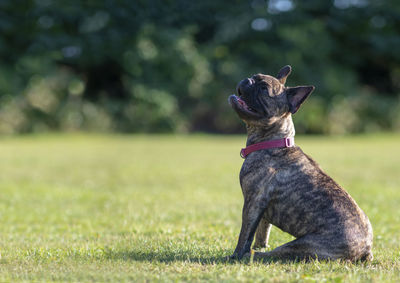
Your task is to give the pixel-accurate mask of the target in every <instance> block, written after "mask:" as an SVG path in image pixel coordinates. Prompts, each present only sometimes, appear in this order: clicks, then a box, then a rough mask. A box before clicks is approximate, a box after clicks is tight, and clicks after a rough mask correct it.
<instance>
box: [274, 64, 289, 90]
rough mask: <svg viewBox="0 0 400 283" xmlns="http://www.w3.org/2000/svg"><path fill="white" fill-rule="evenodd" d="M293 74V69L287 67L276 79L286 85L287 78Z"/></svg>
mask: <svg viewBox="0 0 400 283" xmlns="http://www.w3.org/2000/svg"><path fill="white" fill-rule="evenodd" d="M291 72H292V67H290V66H289V65H286V66H285V67H283V68H282V69H281V70H280V71H279V73H278V75H277V76H276V78H277V79H278V80H279V81H280V83H281V84H283V85H284V84H285V83H286V79H287V77H288V76H289V75H290V73H291Z"/></svg>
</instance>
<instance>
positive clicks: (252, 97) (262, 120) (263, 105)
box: [229, 66, 314, 126]
mask: <svg viewBox="0 0 400 283" xmlns="http://www.w3.org/2000/svg"><path fill="white" fill-rule="evenodd" d="M291 71H292V68H291V67H290V66H285V67H283V68H282V69H281V70H280V71H279V73H278V75H277V76H276V78H275V77H272V76H268V75H263V74H257V75H254V76H252V77H251V78H247V79H244V80H242V81H241V82H240V83H239V84H238V86H237V95H234V94H233V95H231V96H230V97H229V103H230V104H231V106H232V108H233V109H234V110H235V111H236V113H237V114H238V115H239V117H240V118H241V119H242V120H244V121H245V122H246V123H247V124H254V125H259V126H262V125H263V124H271V123H272V122H274V121H276V120H278V119H280V118H283V117H285V116H287V115H289V113H292V114H294V113H296V112H297V110H298V109H299V107H300V105H301V104H302V103H303V102H304V100H305V99H306V98H307V97H308V96H309V95H310V94H311V92H312V91H313V90H314V86H297V87H285V82H286V78H287V77H288V76H289V74H290V72H291Z"/></svg>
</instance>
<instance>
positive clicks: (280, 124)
mask: <svg viewBox="0 0 400 283" xmlns="http://www.w3.org/2000/svg"><path fill="white" fill-rule="evenodd" d="M291 70H292V68H291V67H290V66H285V67H283V68H282V69H281V70H280V71H279V73H278V75H277V76H276V77H273V76H269V75H263V74H257V75H254V76H252V77H250V78H247V79H244V80H242V81H241V82H240V83H239V84H238V86H237V95H234V94H233V95H231V96H230V97H229V99H228V100H229V103H230V105H231V106H232V108H233V109H234V110H235V111H236V113H237V114H238V116H239V117H240V118H241V119H242V120H243V121H244V122H245V124H246V128H247V134H248V136H247V143H246V146H247V147H246V148H245V149H242V152H241V155H242V157H244V158H245V160H244V163H243V165H242V168H241V171H240V184H241V187H242V192H243V196H244V206H243V211H242V227H241V230H240V235H239V239H238V243H237V246H236V249H235V251H234V253H233V255H232V256H231V257H230V258H231V259H241V258H243V256H248V255H249V252H250V247H251V244H252V242H253V239H254V235H255V234H256V236H255V238H256V239H255V244H254V247H253V248H254V249H258V248H265V247H267V245H268V237H269V233H270V230H271V225H275V226H276V227H278V228H280V229H281V230H283V231H285V232H287V233H289V234H291V235H292V236H294V237H295V238H296V239H295V240H293V241H291V242H289V243H286V244H284V245H282V246H280V247H277V248H275V249H273V250H271V251H268V252H255V253H254V258H255V259H278V260H305V261H307V260H310V259H318V260H320V259H321V260H339V259H341V260H349V261H358V260H360V261H365V260H372V259H373V255H372V251H371V248H372V239H373V234H372V226H371V223H370V221H369V219H368V217H367V216H366V214H365V213H364V212H363V211H362V210H361V208H360V207H359V206H358V205H357V203H356V202H355V201H354V200H353V198H352V197H351V196H350V195H349V194H348V193H347V192H346V191H345V190H344V189H343V188H341V187H340V186H339V185H338V184H337V183H336V182H335V181H334V180H332V178H331V177H329V176H328V175H327V174H326V173H325V172H324V171H323V170H322V169H321V168H320V166H319V165H318V164H317V163H316V162H315V161H314V160H313V159H312V158H311V157H309V156H308V155H306V154H305V153H303V151H302V150H301V149H300V147H298V146H295V145H294V135H295V129H294V125H293V120H292V115H293V114H295V113H296V112H297V111H298V109H299V108H300V106H301V104H302V103H303V102H304V101H305V99H306V98H307V97H308V96H309V95H310V94H311V92H312V91H313V90H314V86H297V87H286V86H285V82H286V79H287V77H288V76H289V74H290V73H291Z"/></svg>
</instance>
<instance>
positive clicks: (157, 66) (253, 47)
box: [0, 0, 400, 133]
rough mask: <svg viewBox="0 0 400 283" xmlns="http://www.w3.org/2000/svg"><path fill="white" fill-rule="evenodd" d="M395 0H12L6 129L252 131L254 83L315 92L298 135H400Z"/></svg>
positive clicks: (4, 31) (0, 122) (2, 9)
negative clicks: (244, 104) (246, 85)
mask: <svg viewBox="0 0 400 283" xmlns="http://www.w3.org/2000/svg"><path fill="white" fill-rule="evenodd" d="M399 20H400V3H399V2H398V1H394V0H385V1H368V0H334V1H317V0H308V1H295V0H269V1H268V0H267V1H265V0H252V1H238V0H235V1H230V2H229V4H228V3H226V2H223V1H211V0H204V1H183V0H168V1H161V0H158V1H144V0H136V1H130V0H117V1H115V0H114V1H112V0H96V1H94V0H93V1H77V0H72V1H71V0H69V1H65V0H58V1H55V0H17V1H15V0H14V1H11V0H2V1H0V63H1V64H0V102H1V104H0V132H2V133H18V132H32V131H42V130H101V131H104V130H114V131H123V132H143V131H145V132H160V131H161V132H171V131H208V132H225V133H234V132H240V131H243V127H242V125H241V124H240V122H239V121H238V119H237V117H236V116H235V114H234V113H233V111H231V110H230V109H229V106H228V104H227V102H226V98H227V96H228V95H229V94H230V93H232V92H233V91H234V90H235V85H236V83H237V82H238V81H239V80H240V79H242V78H243V77H246V76H249V75H251V74H253V73H257V72H262V73H268V74H275V73H276V72H277V71H278V70H279V68H280V67H281V66H283V65H285V64H291V65H292V67H293V69H294V71H293V73H292V75H291V77H290V78H289V80H288V84H289V85H296V84H315V85H316V87H317V90H316V91H315V94H314V95H313V96H312V97H311V98H310V99H309V101H308V102H307V103H306V104H305V106H304V109H303V111H300V112H299V113H298V114H296V115H299V116H300V117H298V119H296V123H297V129H298V132H311V133H329V132H331V133H346V132H361V131H368V130H380V129H383V130H389V129H399V125H400V114H398V113H399V111H398V110H399V109H400V106H399V105H400V104H399V101H400V100H399V88H400V53H399V52H398V50H399V49H400V37H399V31H400V27H399V25H400V24H399V23H400V21H399Z"/></svg>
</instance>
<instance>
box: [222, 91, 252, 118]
mask: <svg viewBox="0 0 400 283" xmlns="http://www.w3.org/2000/svg"><path fill="white" fill-rule="evenodd" d="M229 103H230V104H231V106H232V107H233V108H234V109H235V110H236V111H238V110H240V111H242V112H246V114H250V115H252V116H255V115H257V116H258V113H257V112H256V111H255V110H254V109H253V108H251V107H250V106H249V105H247V103H246V102H245V101H244V100H243V99H242V98H241V97H240V96H237V95H235V94H232V95H231V96H230V97H229Z"/></svg>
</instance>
